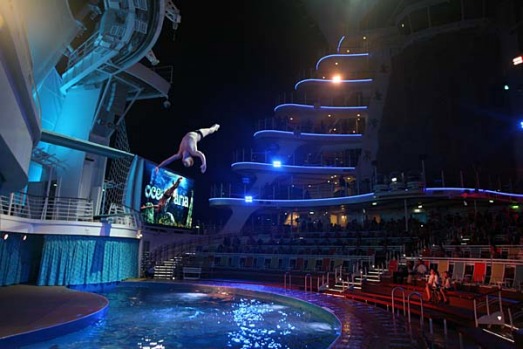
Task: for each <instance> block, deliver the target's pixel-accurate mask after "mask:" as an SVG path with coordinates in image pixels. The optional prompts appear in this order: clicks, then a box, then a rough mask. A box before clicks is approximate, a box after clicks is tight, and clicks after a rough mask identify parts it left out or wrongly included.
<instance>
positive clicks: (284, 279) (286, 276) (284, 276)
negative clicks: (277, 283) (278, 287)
mask: <svg viewBox="0 0 523 349" xmlns="http://www.w3.org/2000/svg"><path fill="white" fill-rule="evenodd" d="M287 278H288V279H289V289H291V288H292V281H291V279H292V277H291V273H289V272H286V273H285V274H283V288H284V289H287Z"/></svg>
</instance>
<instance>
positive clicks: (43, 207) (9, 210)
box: [0, 192, 141, 228]
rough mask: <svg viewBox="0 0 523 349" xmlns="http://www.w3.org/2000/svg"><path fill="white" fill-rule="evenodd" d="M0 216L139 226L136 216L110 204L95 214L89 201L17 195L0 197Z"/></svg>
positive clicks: (131, 211) (19, 193)
mask: <svg viewBox="0 0 523 349" xmlns="http://www.w3.org/2000/svg"><path fill="white" fill-rule="evenodd" d="M0 209H1V211H0V214H4V215H8V216H15V217H20V218H28V219H34V220H43V221H69V222H95V221H100V220H103V219H104V220H108V221H111V223H114V224H122V225H126V226H129V227H136V228H138V227H140V225H141V221H140V215H139V213H137V212H134V210H132V209H130V208H128V207H125V206H123V205H120V204H114V203H113V204H111V205H110V210H109V212H108V214H106V215H95V214H94V209H93V202H92V201H91V200H88V199H81V198H68V197H43V196H35V195H29V194H26V193H22V192H18V193H11V194H9V195H2V196H0Z"/></svg>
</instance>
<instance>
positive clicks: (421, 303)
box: [407, 292, 423, 326]
mask: <svg viewBox="0 0 523 349" xmlns="http://www.w3.org/2000/svg"><path fill="white" fill-rule="evenodd" d="M411 296H417V297H418V298H419V300H420V311H421V316H420V318H419V321H420V325H421V326H423V297H422V296H421V293H419V292H411V293H409V295H408V296H407V308H408V319H409V324H410V297H411Z"/></svg>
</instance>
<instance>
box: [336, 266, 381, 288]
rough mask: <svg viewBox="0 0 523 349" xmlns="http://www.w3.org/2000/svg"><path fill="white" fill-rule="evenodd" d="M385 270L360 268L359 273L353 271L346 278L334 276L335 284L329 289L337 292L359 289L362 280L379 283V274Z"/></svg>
mask: <svg viewBox="0 0 523 349" xmlns="http://www.w3.org/2000/svg"><path fill="white" fill-rule="evenodd" d="M385 272H386V269H382V268H372V269H369V270H360V272H359V273H353V274H351V275H350V276H348V277H347V280H343V279H342V278H336V284H335V285H334V287H333V288H331V290H333V291H337V292H344V291H346V290H361V287H362V285H363V282H364V281H365V282H372V283H379V282H380V281H381V275H382V274H383V273H385Z"/></svg>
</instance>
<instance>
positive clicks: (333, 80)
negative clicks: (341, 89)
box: [332, 75, 341, 83]
mask: <svg viewBox="0 0 523 349" xmlns="http://www.w3.org/2000/svg"><path fill="white" fill-rule="evenodd" d="M340 81H341V76H339V75H334V76H333V77H332V82H334V83H339V82H340Z"/></svg>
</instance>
